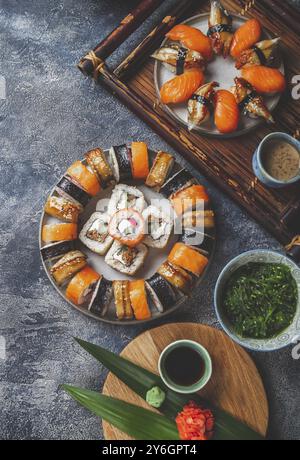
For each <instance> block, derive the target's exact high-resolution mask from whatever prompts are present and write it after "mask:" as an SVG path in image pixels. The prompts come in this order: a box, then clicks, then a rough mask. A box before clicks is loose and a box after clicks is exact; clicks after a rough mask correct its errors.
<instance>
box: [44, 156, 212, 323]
mask: <svg viewBox="0 0 300 460" xmlns="http://www.w3.org/2000/svg"><path fill="white" fill-rule="evenodd" d="M149 150H150V152H151V151H152V152H154V151H153V150H151V149H149ZM105 151H107V149H106V150H105ZM80 161H84V160H80ZM175 163H177V164H178V165H179V166H180V164H179V163H178V162H175ZM185 169H186V168H185ZM63 177H64V174H62V175H61V176H60V178H59V179H58V181H57V183H58V182H59V181H60V180H61V179H62V178H63ZM55 190H56V185H54V186H53V187H52V188H51V189H50V192H49V193H48V194H47V198H48V197H49V196H51V195H52V194H53V193H54V192H55ZM47 198H46V200H47ZM46 200H45V202H46ZM211 209H214V206H213V203H212V201H211ZM45 216H47V214H46V212H45V211H44V208H43V210H42V213H41V218H40V223H39V253H40V258H41V261H42V266H43V268H44V271H45V272H46V275H47V277H48V279H49V281H50V283H51V284H52V286H53V287H54V289H55V290H56V292H57V293H58V294H59V295H60V297H62V298H63V299H64V301H65V302H67V303H68V304H69V305H71V306H72V307H73V308H75V309H76V310H77V311H78V312H80V313H83V314H84V315H85V316H88V317H89V318H92V319H95V320H97V321H100V322H103V323H107V324H113V325H117V326H133V325H139V324H141V325H142V324H148V323H150V322H153V321H156V320H159V319H162V318H165V317H166V316H168V315H171V314H172V313H175V312H176V311H177V310H179V308H180V307H181V306H182V305H183V304H186V303H187V301H188V299H189V298H191V297H192V296H190V297H189V296H186V295H182V297H181V298H178V300H177V302H176V304H175V305H174V306H173V307H171V308H168V309H166V310H164V311H163V312H162V313H159V312H158V313H156V314H155V315H153V316H151V318H148V319H144V320H137V319H132V320H119V319H117V318H116V319H108V318H106V317H105V315H104V316H98V315H95V314H94V313H92V312H90V311H89V310H87V308H86V307H80V306H78V305H76V304H74V303H73V302H71V301H70V300H69V299H67V297H66V295H65V292H63V291H62V290H61V289H60V288H59V286H58V285H57V284H56V283H55V281H54V280H53V278H52V276H51V275H50V272H49V270H48V268H47V265H46V263H45V261H44V259H43V256H42V253H41V249H42V248H43V244H42V228H43V225H44V219H45ZM216 235H217V222H215V238H214V244H213V249H212V251H211V253H210V257H209V261H208V264H207V266H206V268H205V270H204V272H203V274H202V275H201V277H200V278H199V279H198V280H197V281H196V282H195V288H198V287H199V286H200V284H201V283H202V282H203V281H204V279H205V278H206V275H207V273H208V271H209V269H210V266H211V264H212V262H213V259H214V256H215V252H216V245H217V243H216ZM77 240H78V237H77V238H76V239H75V240H74V241H77ZM145 281H147V280H145ZM184 306H185V305H184Z"/></svg>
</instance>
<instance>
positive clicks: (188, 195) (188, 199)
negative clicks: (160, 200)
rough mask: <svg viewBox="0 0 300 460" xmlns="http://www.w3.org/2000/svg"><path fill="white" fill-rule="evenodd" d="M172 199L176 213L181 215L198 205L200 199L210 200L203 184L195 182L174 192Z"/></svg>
mask: <svg viewBox="0 0 300 460" xmlns="http://www.w3.org/2000/svg"><path fill="white" fill-rule="evenodd" d="M170 200H171V203H172V205H173V207H174V210H175V212H176V214H177V215H180V214H182V213H183V212H184V211H187V210H188V209H189V208H195V207H197V204H198V203H199V202H200V201H204V202H208V201H209V197H208V195H207V193H206V190H205V187H203V185H200V184H194V185H191V186H190V187H187V188H184V189H181V190H179V191H178V192H176V193H174V194H173V195H171V198H170Z"/></svg>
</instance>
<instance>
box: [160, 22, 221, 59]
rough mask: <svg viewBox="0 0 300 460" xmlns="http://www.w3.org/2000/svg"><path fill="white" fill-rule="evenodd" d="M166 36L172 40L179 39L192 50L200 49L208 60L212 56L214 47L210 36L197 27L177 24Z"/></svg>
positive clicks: (199, 51)
mask: <svg viewBox="0 0 300 460" xmlns="http://www.w3.org/2000/svg"><path fill="white" fill-rule="evenodd" d="M166 36H167V37H168V38H169V39H170V40H175V41H179V42H180V43H181V44H182V45H184V46H186V47H187V48H189V49H190V50H193V51H198V53H201V55H202V56H203V57H204V58H205V59H206V60H207V61H208V60H210V59H211V58H212V54H213V53H212V47H211V42H210V40H209V38H208V37H207V36H206V35H204V33H202V32H201V30H199V29H196V28H195V27H191V26H187V25H186V24H177V25H176V26H174V27H173V28H172V29H171V30H170V31H169V32H168V33H167V34H166Z"/></svg>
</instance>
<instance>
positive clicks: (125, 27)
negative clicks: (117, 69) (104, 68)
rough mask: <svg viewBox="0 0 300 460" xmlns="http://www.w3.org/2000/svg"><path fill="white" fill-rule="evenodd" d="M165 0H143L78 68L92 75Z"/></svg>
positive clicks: (85, 73) (82, 60)
mask: <svg viewBox="0 0 300 460" xmlns="http://www.w3.org/2000/svg"><path fill="white" fill-rule="evenodd" d="M163 1H164V0H142V1H141V2H140V3H139V4H138V5H137V6H136V8H135V9H134V10H133V11H132V12H131V13H129V14H128V15H127V16H126V17H125V18H124V19H123V20H122V21H121V22H120V24H119V25H118V27H116V28H115V29H114V30H113V31H112V32H111V33H110V34H109V35H108V36H107V37H106V38H104V40H102V41H101V42H100V43H99V44H98V45H97V46H96V47H95V48H94V49H93V50H92V51H90V52H89V53H88V54H87V55H86V56H84V57H83V58H82V59H81V60H80V62H79V64H78V68H79V70H81V72H82V73H83V74H84V75H88V76H92V75H93V74H94V72H95V70H96V69H97V67H99V66H101V65H102V63H103V61H104V60H105V59H106V58H107V57H108V56H110V55H111V54H112V53H113V51H114V50H115V49H116V48H118V46H120V45H121V43H123V42H124V41H125V40H126V38H128V37H129V36H130V35H131V34H132V33H133V32H134V31H135V30H136V29H137V28H138V27H139V26H140V25H141V24H142V22H144V20H145V19H146V18H147V17H148V16H150V15H151V14H152V13H153V11H155V10H156V8H158V6H159V5H160V4H161V3H162V2H163Z"/></svg>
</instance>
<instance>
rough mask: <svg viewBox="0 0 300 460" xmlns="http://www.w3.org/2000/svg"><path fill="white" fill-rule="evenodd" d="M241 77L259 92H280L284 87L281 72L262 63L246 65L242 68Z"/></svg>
mask: <svg viewBox="0 0 300 460" xmlns="http://www.w3.org/2000/svg"><path fill="white" fill-rule="evenodd" d="M242 77H243V78H245V80H247V81H248V82H249V83H251V85H252V86H254V88H255V89H256V91H258V92H259V93H281V92H282V91H284V90H285V87H286V82H285V78H284V76H283V75H282V73H281V72H280V71H279V70H278V69H273V68H272V67H264V66H262V65H256V66H252V67H247V68H244V69H242Z"/></svg>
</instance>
